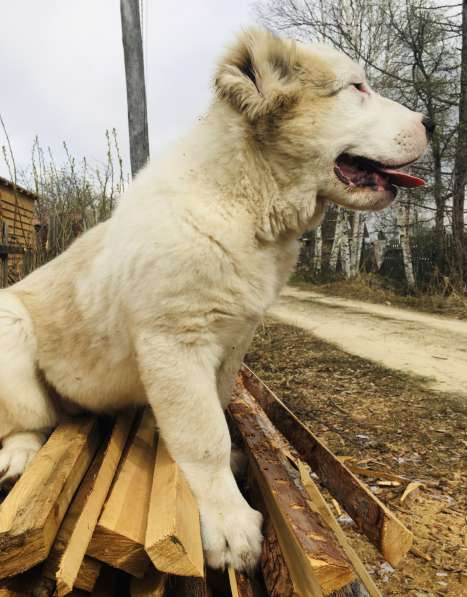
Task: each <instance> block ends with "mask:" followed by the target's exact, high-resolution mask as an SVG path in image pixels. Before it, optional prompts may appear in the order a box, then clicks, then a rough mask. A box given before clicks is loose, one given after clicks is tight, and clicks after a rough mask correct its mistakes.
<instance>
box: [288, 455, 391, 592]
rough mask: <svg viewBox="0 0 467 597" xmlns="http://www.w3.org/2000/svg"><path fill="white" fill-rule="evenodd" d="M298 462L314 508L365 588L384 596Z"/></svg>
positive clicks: (301, 463)
mask: <svg viewBox="0 0 467 597" xmlns="http://www.w3.org/2000/svg"><path fill="white" fill-rule="evenodd" d="M296 464H297V466H298V470H299V472H300V478H301V481H302V483H303V486H304V487H305V489H306V491H307V493H308V495H309V496H310V501H311V504H312V508H314V509H316V511H317V512H318V513H319V515H320V516H321V517H322V518H323V520H324V521H325V522H326V524H327V525H328V526H329V528H330V529H331V530H332V532H333V533H334V536H335V537H336V539H337V541H338V542H339V545H340V546H341V547H342V549H343V551H344V552H345V554H346V555H347V557H348V558H349V560H350V562H351V563H352V566H353V567H354V570H355V572H356V573H357V575H358V577H359V578H360V580H361V581H362V583H363V584H364V585H365V588H366V590H367V591H368V593H369V595H370V597H382V595H381V592H380V591H379V589H378V587H377V586H376V585H375V583H374V581H373V579H372V578H371V576H370V575H369V574H368V571H367V569H366V568H365V566H364V565H363V563H362V561H361V560H360V558H359V557H358V555H357V553H356V552H355V550H354V549H353V547H352V546H351V545H350V543H349V541H348V539H347V537H346V535H345V533H344V531H343V530H342V529H341V527H340V526H339V523H338V522H337V521H336V519H335V518H334V516H333V514H332V512H331V509H330V508H329V506H328V504H327V502H326V500H325V499H324V498H323V496H322V495H321V492H320V491H319V489H318V487H317V485H316V483H315V482H314V481H313V479H312V478H311V477H310V475H309V473H308V471H307V470H306V468H307V467H306V466H305V464H303V462H301V461H298V462H297V463H296Z"/></svg>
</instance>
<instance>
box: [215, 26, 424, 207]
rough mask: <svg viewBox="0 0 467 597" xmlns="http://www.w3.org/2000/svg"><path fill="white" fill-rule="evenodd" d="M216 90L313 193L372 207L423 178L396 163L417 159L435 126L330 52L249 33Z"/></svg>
mask: <svg viewBox="0 0 467 597" xmlns="http://www.w3.org/2000/svg"><path fill="white" fill-rule="evenodd" d="M215 86H216V90H217V94H218V96H219V97H220V98H221V101H223V102H227V103H228V104H229V105H230V107H231V108H232V109H233V110H235V111H236V112H237V113H238V114H240V116H241V118H242V119H243V121H244V124H245V127H246V130H248V131H249V132H250V133H251V136H252V139H253V140H254V141H255V142H256V147H257V148H258V150H259V151H261V152H263V153H264V155H265V156H266V159H267V160H269V161H270V163H271V164H272V165H273V166H274V167H275V168H276V171H277V172H279V173H281V172H282V179H283V180H284V181H292V180H295V181H297V180H300V179H305V178H306V179H308V184H307V185H305V186H306V187H307V188H313V189H314V191H315V193H316V196H317V197H318V199H319V198H321V199H329V200H331V201H333V202H335V203H338V204H339V205H342V206H344V207H348V208H350V209H360V210H378V209H382V208H384V207H386V206H388V205H389V204H390V203H391V202H392V201H393V200H394V198H395V196H396V191H397V189H396V187H397V186H402V187H411V186H418V185H419V184H423V181H421V180H420V179H418V178H416V177H413V176H410V175H409V174H406V173H404V172H400V171H398V170H397V168H400V167H403V166H405V165H408V164H410V163H411V162H413V161H415V160H417V159H418V158H419V157H420V155H421V154H422V153H423V151H424V150H425V148H426V145H427V137H428V135H429V134H430V132H431V129H432V123H430V122H429V121H428V120H427V119H425V118H424V117H423V115H422V114H420V113H416V112H412V111H411V110H409V109H407V108H405V107H404V106H402V105H400V104H398V103H396V102H393V101H391V100H389V99H386V98H383V97H381V96H380V95H378V94H377V93H375V92H374V91H373V90H372V89H371V88H370V86H369V85H368V83H367V82H366V79H365V74H364V72H363V70H362V68H361V67H360V66H359V65H358V64H356V63H355V62H353V61H352V60H350V59H349V58H348V57H347V56H345V55H344V54H342V53H340V52H338V51H336V50H334V49H332V48H329V47H326V46H321V45H311V44H310V45H305V44H298V43H295V42H293V41H291V40H287V39H282V38H279V37H276V36H274V35H273V34H272V33H270V32H268V31H264V30H261V29H250V30H248V31H246V32H244V33H243V34H242V35H241V36H240V37H239V38H238V39H237V42H236V44H235V45H234V46H233V47H232V48H231V49H230V50H229V52H228V53H227V54H226V55H225V56H224V58H223V59H222V60H221V62H220V64H219V67H218V70H217V73H216V78H215ZM287 175H289V176H287ZM278 176H279V178H281V175H280V174H279V175H278Z"/></svg>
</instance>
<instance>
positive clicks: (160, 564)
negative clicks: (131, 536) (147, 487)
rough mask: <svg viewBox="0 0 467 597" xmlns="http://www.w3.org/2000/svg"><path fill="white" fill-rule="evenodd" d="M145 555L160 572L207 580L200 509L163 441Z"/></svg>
mask: <svg viewBox="0 0 467 597" xmlns="http://www.w3.org/2000/svg"><path fill="white" fill-rule="evenodd" d="M146 553H147V554H148V555H149V557H150V558H151V560H152V562H153V563H154V565H155V567H156V568H157V569H158V570H160V571H161V572H167V573H169V574H176V575H179V576H198V577H201V578H202V577H203V576H204V557H203V546H202V542H201V528H200V522H199V513H198V506H197V504H196V500H195V498H194V497H193V494H192V493H191V490H190V488H189V487H188V484H187V482H186V481H185V478H184V476H183V473H182V472H181V470H180V469H179V467H178V465H177V464H176V463H175V462H174V461H173V460H172V457H171V456H170V454H169V452H168V450H167V446H166V445H165V442H164V441H163V440H162V439H161V438H159V442H158V446H157V456H156V464H155V467H154V480H153V485H152V493H151V504H150V507H149V517H148V528H147V531H146Z"/></svg>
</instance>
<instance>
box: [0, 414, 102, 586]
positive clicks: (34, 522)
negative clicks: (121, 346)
mask: <svg viewBox="0 0 467 597" xmlns="http://www.w3.org/2000/svg"><path fill="white" fill-rule="evenodd" d="M98 442H99V432H98V423H97V420H96V419H94V418H80V419H75V420H74V421H73V422H70V423H64V424H63V425H60V426H59V427H58V428H57V429H56V430H55V431H54V432H53V433H52V435H51V436H50V438H49V440H48V441H47V443H46V444H45V445H44V446H43V447H42V449H41V450H40V451H39V453H38V454H37V456H36V457H35V459H34V461H33V463H32V464H31V466H29V467H28V469H27V470H26V471H25V472H24V474H23V476H22V477H21V478H20V479H19V481H18V482H17V483H16V485H15V486H14V487H13V489H12V491H11V492H10V493H9V494H8V496H7V497H6V499H5V501H4V502H3V503H2V505H1V506H0V578H5V577H7V576H12V575H14V574H18V573H19V572H22V571H24V570H28V569H29V568H32V567H33V566H34V565H35V564H38V563H39V562H42V561H43V560H44V559H45V558H46V557H47V556H48V554H49V551H50V548H51V546H52V543H53V540H54V539H55V536H56V534H57V531H58V528H59V527H60V524H61V522H62V520H63V517H64V515H65V512H66V511H67V508H68V506H69V505H70V502H71V500H72V498H73V495H74V493H75V491H76V489H77V487H78V485H79V483H80V482H81V479H82V478H83V476H84V474H85V472H86V470H87V469H88V467H89V465H90V463H91V460H92V458H93V456H94V454H95V452H96V449H97V446H98Z"/></svg>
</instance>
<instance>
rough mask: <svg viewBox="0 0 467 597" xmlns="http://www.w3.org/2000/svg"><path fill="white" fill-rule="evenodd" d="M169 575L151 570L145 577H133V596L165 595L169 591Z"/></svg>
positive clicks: (131, 587) (156, 596)
mask: <svg viewBox="0 0 467 597" xmlns="http://www.w3.org/2000/svg"><path fill="white" fill-rule="evenodd" d="M168 581H169V575H168V574H164V573H162V572H158V571H157V570H154V569H152V570H149V571H148V572H146V574H145V575H144V576H143V578H132V579H131V583H130V595H131V597H164V595H165V594H166V592H167V584H168Z"/></svg>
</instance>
